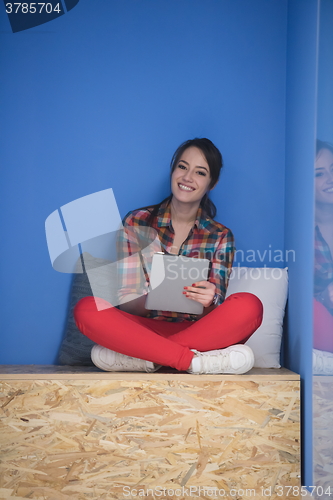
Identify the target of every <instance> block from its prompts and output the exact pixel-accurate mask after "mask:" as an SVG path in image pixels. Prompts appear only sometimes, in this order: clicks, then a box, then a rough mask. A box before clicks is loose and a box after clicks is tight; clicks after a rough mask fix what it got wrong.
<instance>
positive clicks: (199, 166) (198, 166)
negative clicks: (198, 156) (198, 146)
mask: <svg viewBox="0 0 333 500" xmlns="http://www.w3.org/2000/svg"><path fill="white" fill-rule="evenodd" d="M180 162H183V163H186V165H189V163H188V162H187V161H185V160H179V163H180ZM196 168H203V169H204V170H207V172H208V168H206V167H202V166H201V165H197V166H196Z"/></svg>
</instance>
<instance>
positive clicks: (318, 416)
mask: <svg viewBox="0 0 333 500" xmlns="http://www.w3.org/2000/svg"><path fill="white" fill-rule="evenodd" d="M312 397H313V428H312V434H313V464H314V468H313V479H314V482H313V484H314V485H315V486H316V492H317V493H318V498H319V495H320V498H322V499H323V500H326V499H332V494H333V484H332V479H333V411H332V409H333V375H316V376H314V377H313V391H312Z"/></svg>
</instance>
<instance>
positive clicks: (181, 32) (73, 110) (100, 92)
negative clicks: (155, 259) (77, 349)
mask: <svg viewBox="0 0 333 500" xmlns="http://www.w3.org/2000/svg"><path fill="white" fill-rule="evenodd" d="M0 10H1V9H0ZM286 29H287V1H286V0H271V1H267V0H252V1H251V2H249V1H248V0H237V1H236V2H230V1H225V0H223V1H221V0H205V1H202V0H190V1H189V0H168V1H158V2H157V1H156V0H142V1H137V0H127V1H126V2H119V1H116V0H99V2H98V3H97V2H95V1H94V0H81V1H80V2H79V4H78V5H77V6H76V7H75V8H74V9H73V10H71V11H70V12H68V13H67V14H65V15H63V16H61V17H60V18H58V19H56V20H54V21H52V22H49V23H47V24H45V25H42V26H39V27H37V28H33V29H30V30H27V31H22V32H19V33H15V34H12V33H11V31H10V26H9V22H8V19H7V18H6V15H5V12H4V10H1V12H0V31H1V33H0V36H1V46H2V51H1V62H0V64H1V68H2V69H3V76H2V94H1V102H0V104H1V109H2V121H3V127H2V130H3V132H2V140H3V144H4V149H3V151H2V154H1V156H2V158H1V159H2V166H3V168H2V172H1V196H0V200H1V214H2V227H1V229H2V233H1V234H2V235H3V238H2V260H1V268H2V271H1V272H2V274H1V284H2V286H3V300H2V303H1V322H2V349H1V355H0V362H1V363H37V364H40V363H41V364H43V363H53V362H55V358H56V353H57V350H58V347H59V344H60V341H61V337H62V333H63V327H64V321H65V313H66V307H67V302H68V293H69V287H70V279H71V277H70V276H69V275H65V274H60V273H57V272H55V271H54V270H53V269H52V267H51V264H50V259H49V256H48V252H47V247H46V242H45V233H44V221H45V219H46V218H47V216H48V215H49V214H50V213H51V212H53V211H54V210H55V209H57V208H59V207H60V206H61V205H63V204H65V203H68V202H70V201H72V200H75V199H77V198H79V197H82V196H85V195H87V194H90V193H93V192H96V191H99V190H102V189H106V188H108V187H112V188H113V189H114V192H115V196H116V199H117V201H118V205H119V209H120V212H121V215H124V214H125V213H126V212H127V211H128V210H130V209H132V208H135V207H137V206H142V205H145V204H147V203H151V202H157V201H158V200H160V199H161V198H162V197H164V196H165V195H166V194H167V193H168V189H169V181H168V169H169V161H170V158H171V156H172V153H173V151H174V150H175V148H176V147H177V146H178V145H179V143H180V142H182V141H183V140H185V139H188V138H191V137H194V136H201V137H202V136H207V137H209V138H210V139H212V140H213V141H214V142H215V143H216V144H217V146H218V147H219V148H220V149H221V151H222V153H223V155H224V159H225V172H224V173H223V175H222V179H221V181H220V185H219V186H218V187H217V188H216V189H215V190H214V192H213V199H214V201H215V202H216V204H217V207H218V217H217V219H218V220H220V221H221V222H223V223H224V224H225V225H227V226H229V227H231V228H232V229H233V231H234V233H235V236H236V242H237V247H238V248H239V249H243V250H247V249H254V250H255V251H258V250H259V251H260V252H261V253H262V252H264V251H265V250H267V249H269V248H271V249H273V250H274V249H282V250H283V249H284V160H285V79H286V40H287V36H286ZM263 263H266V264H267V265H270V264H271V265H272V263H270V262H268V261H267V259H265V261H264V262H260V261H257V262H252V263H251V264H250V265H253V266H256V265H263ZM273 265H275V266H276V265H278V266H283V265H284V263H283V262H280V263H273Z"/></svg>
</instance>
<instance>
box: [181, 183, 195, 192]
mask: <svg viewBox="0 0 333 500" xmlns="http://www.w3.org/2000/svg"><path fill="white" fill-rule="evenodd" d="M178 187H179V189H181V190H182V191H194V188H191V187H189V186H185V185H184V184H178Z"/></svg>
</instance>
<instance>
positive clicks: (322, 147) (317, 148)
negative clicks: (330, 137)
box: [316, 139, 333, 156]
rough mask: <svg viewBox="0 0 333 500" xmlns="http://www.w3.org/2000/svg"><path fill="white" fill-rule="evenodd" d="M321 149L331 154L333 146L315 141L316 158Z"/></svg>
mask: <svg viewBox="0 0 333 500" xmlns="http://www.w3.org/2000/svg"><path fill="white" fill-rule="evenodd" d="M322 149H328V150H329V151H331V153H332V154H333V144H331V143H330V142H325V141H321V140H319V139H317V144H316V156H318V153H319V151H321V150H322Z"/></svg>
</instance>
